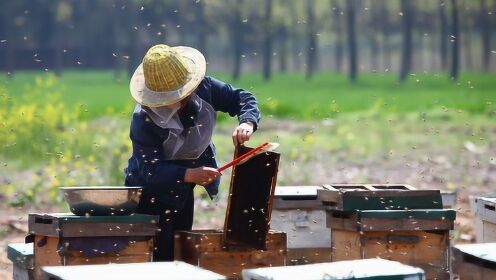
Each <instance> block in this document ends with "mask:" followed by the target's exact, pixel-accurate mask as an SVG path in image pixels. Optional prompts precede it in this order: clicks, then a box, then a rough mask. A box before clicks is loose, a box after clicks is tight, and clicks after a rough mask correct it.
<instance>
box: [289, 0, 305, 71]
mask: <svg viewBox="0 0 496 280" xmlns="http://www.w3.org/2000/svg"><path fill="white" fill-rule="evenodd" d="M286 1H287V4H288V10H289V18H290V19H291V20H290V26H291V31H290V32H289V36H290V37H291V45H292V46H291V51H292V54H293V55H292V56H293V70H296V71H299V70H300V69H301V46H300V33H301V31H300V29H301V28H300V16H299V14H298V11H299V10H300V9H298V8H299V5H298V4H301V3H302V1H299V0H286Z"/></svg>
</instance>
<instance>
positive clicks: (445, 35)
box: [439, 0, 448, 69]
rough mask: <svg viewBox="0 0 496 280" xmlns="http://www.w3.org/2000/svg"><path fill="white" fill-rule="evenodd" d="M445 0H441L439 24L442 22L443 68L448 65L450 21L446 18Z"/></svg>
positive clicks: (441, 55) (441, 50) (441, 51)
mask: <svg viewBox="0 0 496 280" xmlns="http://www.w3.org/2000/svg"><path fill="white" fill-rule="evenodd" d="M444 1H445V0H439V21H440V22H439V24H440V35H439V38H440V41H439V42H440V44H439V46H440V57H441V68H442V69H446V68H447V66H448V21H447V19H446V11H445V5H446V4H445V2H444Z"/></svg>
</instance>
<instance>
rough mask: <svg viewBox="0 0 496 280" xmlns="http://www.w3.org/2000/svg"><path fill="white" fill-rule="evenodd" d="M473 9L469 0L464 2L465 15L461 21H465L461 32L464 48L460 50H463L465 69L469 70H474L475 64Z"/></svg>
mask: <svg viewBox="0 0 496 280" xmlns="http://www.w3.org/2000/svg"><path fill="white" fill-rule="evenodd" d="M471 8H472V7H471V6H470V5H469V4H468V1H467V0H465V1H463V9H462V10H463V15H462V17H461V20H463V30H462V31H460V32H461V33H463V37H462V40H463V48H460V49H463V54H464V57H465V68H466V69H467V70H474V62H473V59H472V29H473V28H474V26H473V18H474V13H473V11H472V9H471ZM460 43H461V42H460Z"/></svg>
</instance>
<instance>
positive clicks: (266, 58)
mask: <svg viewBox="0 0 496 280" xmlns="http://www.w3.org/2000/svg"><path fill="white" fill-rule="evenodd" d="M263 26H264V28H263V37H264V42H263V61H262V64H263V77H264V80H269V79H270V74H271V68H272V40H273V36H274V34H273V28H272V0H265V17H264V21H263Z"/></svg>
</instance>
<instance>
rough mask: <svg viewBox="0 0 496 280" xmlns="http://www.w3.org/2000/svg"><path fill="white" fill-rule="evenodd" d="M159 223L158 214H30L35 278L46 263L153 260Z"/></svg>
mask: <svg viewBox="0 0 496 280" xmlns="http://www.w3.org/2000/svg"><path fill="white" fill-rule="evenodd" d="M157 223H158V216H152V215H142V214H135V215H130V216H76V215H73V214H67V213H66V214H57V213H52V214H29V233H30V236H28V238H27V239H30V240H28V241H31V242H33V243H30V244H32V245H31V246H33V253H34V260H33V263H34V278H35V279H40V272H41V267H43V266H60V265H62V266H66V265H80V264H108V263H136V262H150V261H152V256H153V254H152V253H153V241H154V240H153V239H154V237H155V234H156V231H157V229H158V227H157ZM28 246H29V245H28Z"/></svg>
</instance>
